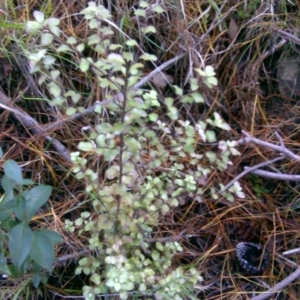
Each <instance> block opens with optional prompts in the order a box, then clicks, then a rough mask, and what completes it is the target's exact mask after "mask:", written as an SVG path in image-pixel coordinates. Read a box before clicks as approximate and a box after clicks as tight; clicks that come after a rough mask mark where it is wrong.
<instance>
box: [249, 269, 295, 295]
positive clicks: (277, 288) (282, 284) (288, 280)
mask: <svg viewBox="0 0 300 300" xmlns="http://www.w3.org/2000/svg"><path fill="white" fill-rule="evenodd" d="M299 276H300V267H298V268H297V270H296V271H295V272H294V273H292V274H291V275H290V276H288V277H286V278H285V279H283V280H282V281H280V282H278V283H277V284H275V285H274V286H273V287H272V288H270V289H269V290H267V291H266V292H264V293H262V294H260V295H259V296H255V297H253V298H251V300H264V299H268V298H269V297H271V296H272V295H273V294H275V293H277V292H280V291H281V290H282V289H283V288H285V287H286V286H287V285H289V284H290V283H291V282H293V281H294V280H296V279H297V278H299Z"/></svg>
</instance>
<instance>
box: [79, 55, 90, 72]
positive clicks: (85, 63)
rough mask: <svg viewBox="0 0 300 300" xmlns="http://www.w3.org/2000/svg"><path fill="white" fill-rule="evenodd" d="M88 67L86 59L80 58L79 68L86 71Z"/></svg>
mask: <svg viewBox="0 0 300 300" xmlns="http://www.w3.org/2000/svg"><path fill="white" fill-rule="evenodd" d="M89 67H90V63H89V61H88V60H87V59H85V58H81V61H80V65H79V68H80V70H81V71H82V72H86V71H87V70H88V69H89Z"/></svg>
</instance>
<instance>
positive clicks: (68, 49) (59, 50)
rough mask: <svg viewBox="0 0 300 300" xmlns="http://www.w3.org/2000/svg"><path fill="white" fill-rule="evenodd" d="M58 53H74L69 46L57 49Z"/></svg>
mask: <svg viewBox="0 0 300 300" xmlns="http://www.w3.org/2000/svg"><path fill="white" fill-rule="evenodd" d="M56 51H57V52H58V53H60V52H67V51H72V49H71V48H70V47H69V46H68V45H60V46H59V47H58V48H57V49H56Z"/></svg>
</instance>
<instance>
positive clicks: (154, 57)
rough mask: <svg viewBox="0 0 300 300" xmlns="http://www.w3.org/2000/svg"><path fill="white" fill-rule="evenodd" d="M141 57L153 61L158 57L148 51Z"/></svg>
mask: <svg viewBox="0 0 300 300" xmlns="http://www.w3.org/2000/svg"><path fill="white" fill-rule="evenodd" d="M140 58H141V59H143V60H152V61H156V60H157V57H156V56H155V55H153V54H148V53H144V54H142V55H141V56H140Z"/></svg>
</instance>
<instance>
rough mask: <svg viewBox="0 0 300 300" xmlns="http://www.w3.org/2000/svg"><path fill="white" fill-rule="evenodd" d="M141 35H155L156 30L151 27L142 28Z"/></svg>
mask: <svg viewBox="0 0 300 300" xmlns="http://www.w3.org/2000/svg"><path fill="white" fill-rule="evenodd" d="M142 32H143V33H156V28H155V27H154V26H152V25H150V26H147V27H145V28H142Z"/></svg>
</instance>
